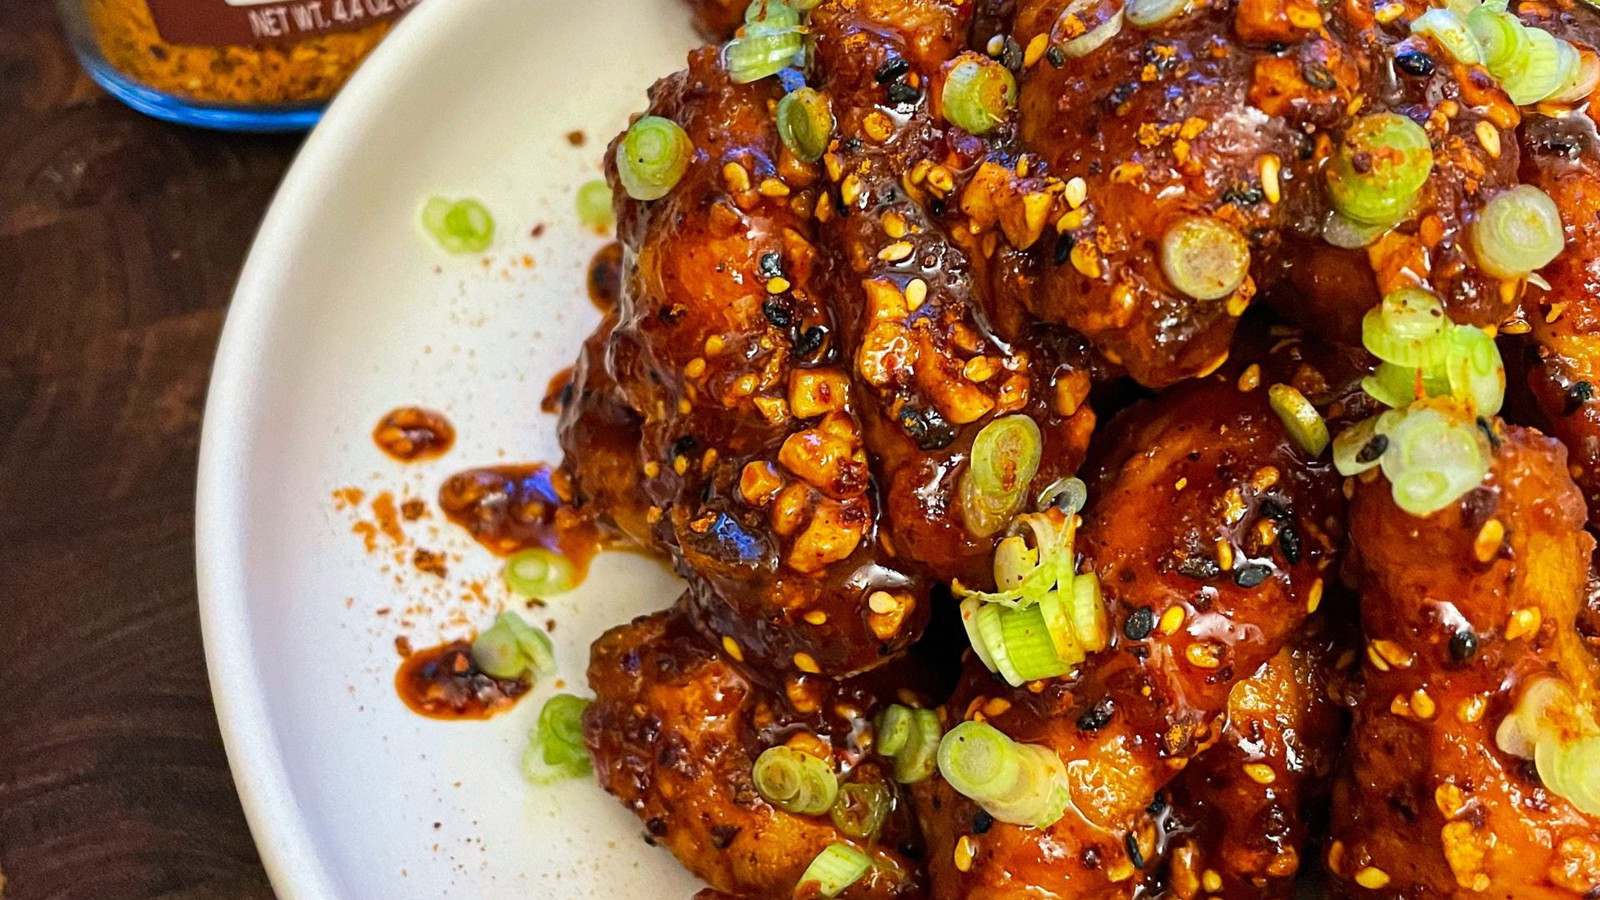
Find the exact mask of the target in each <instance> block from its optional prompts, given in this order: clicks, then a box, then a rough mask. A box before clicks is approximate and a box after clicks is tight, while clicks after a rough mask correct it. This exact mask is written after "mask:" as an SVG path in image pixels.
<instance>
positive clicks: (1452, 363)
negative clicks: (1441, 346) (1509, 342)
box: [1444, 325, 1506, 416]
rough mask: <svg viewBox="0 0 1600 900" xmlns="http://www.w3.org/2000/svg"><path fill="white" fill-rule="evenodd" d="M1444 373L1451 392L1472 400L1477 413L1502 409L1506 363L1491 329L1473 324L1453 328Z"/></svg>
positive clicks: (1469, 400) (1490, 413)
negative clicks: (1502, 358)
mask: <svg viewBox="0 0 1600 900" xmlns="http://www.w3.org/2000/svg"><path fill="white" fill-rule="evenodd" d="M1444 374H1445V380H1446V381H1447V383H1448V384H1449V393H1450V394H1451V395H1452V396H1454V397H1455V398H1456V399H1457V400H1462V401H1464V402H1466V403H1467V404H1469V406H1468V409H1469V410H1471V412H1472V413H1473V414H1474V415H1479V416H1492V415H1494V414H1495V413H1497V412H1499V411H1500V406H1501V404H1502V403H1504V402H1505V398H1506V367H1505V363H1504V362H1503V361H1502V360H1501V358H1500V348H1499V347H1498V346H1496V345H1495V342H1494V338H1492V337H1490V336H1489V333H1488V332H1486V331H1484V330H1483V329H1481V328H1474V327H1473V326H1471V325H1457V326H1456V327H1455V328H1453V329H1451V331H1450V340H1449V344H1448V352H1447V355H1446V358H1445V363H1444Z"/></svg>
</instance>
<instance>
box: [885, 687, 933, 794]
mask: <svg viewBox="0 0 1600 900" xmlns="http://www.w3.org/2000/svg"><path fill="white" fill-rule="evenodd" d="M874 729H875V732H874V740H873V749H874V750H876V751H877V752H878V755H879V756H882V757H885V758H887V759H892V760H894V780H895V781H898V782H900V783H902V784H916V783H917V782H919V781H926V780H927V779H928V778H929V777H930V776H932V775H933V765H934V760H933V756H934V753H935V752H937V751H938V749H939V736H940V735H941V734H943V733H944V729H943V728H941V727H940V726H939V714H938V713H936V712H934V711H933V710H931V709H912V708H911V707H909V706H901V705H900V704H898V703H891V704H889V705H888V706H886V707H884V710H883V712H881V713H879V714H878V721H877V722H876V724H875V725H874Z"/></svg>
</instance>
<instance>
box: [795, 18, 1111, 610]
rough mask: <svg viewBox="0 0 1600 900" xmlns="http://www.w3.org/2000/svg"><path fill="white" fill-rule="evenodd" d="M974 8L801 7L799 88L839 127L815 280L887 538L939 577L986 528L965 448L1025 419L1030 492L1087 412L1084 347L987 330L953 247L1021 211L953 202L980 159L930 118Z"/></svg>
mask: <svg viewBox="0 0 1600 900" xmlns="http://www.w3.org/2000/svg"><path fill="white" fill-rule="evenodd" d="M970 11H971V5H970V4H967V3H957V2H949V0H832V2H828V3H824V4H822V5H821V6H819V7H817V8H816V10H815V11H814V12H813V15H812V19H811V23H810V33H811V35H812V36H813V37H814V38H815V42H816V43H815V46H816V50H815V54H814V62H813V70H812V71H813V77H812V81H813V83H814V84H815V85H816V87H817V88H818V89H819V90H821V91H823V92H824V93H825V94H826V95H827V96H828V97H829V99H830V101H831V103H832V108H833V113H834V116H835V118H836V119H837V122H838V125H837V140H836V141H835V143H834V148H833V150H832V151H830V152H829V153H828V154H827V156H826V157H825V159H824V169H825V171H826V173H827V175H828V178H829V180H830V182H832V184H833V190H831V191H830V192H829V193H828V194H826V195H824V196H823V197H821V198H819V200H818V204H817V219H818V220H819V224H818V228H817V234H818V239H819V243H820V247H821V249H822V252H823V254H824V255H825V257H826V258H827V260H828V265H827V266H826V268H825V269H824V270H823V274H822V283H823V284H824V286H825V293H826V295H827V296H828V297H829V298H830V300H831V301H832V303H833V309H834V311H835V317H836V321H837V324H838V327H839V334H838V340H839V342H840V346H841V348H842V352H843V353H844V354H845V364H846V365H848V366H851V367H852V373H851V374H852V375H853V377H854V379H855V386H856V389H857V394H856V396H857V398H858V399H859V401H860V403H861V410H862V412H861V415H862V420H863V426H864V428H865V430H866V445H867V447H868V450H869V451H870V454H871V456H872V459H873V463H874V467H875V470H876V474H877V475H878V482H879V483H880V484H881V485H882V486H883V503H884V506H885V511H886V529H887V531H888V534H889V536H890V537H891V539H892V544H893V546H894V547H895V548H897V549H898V550H899V551H900V552H902V553H905V554H908V555H914V556H915V557H916V558H917V559H918V560H919V561H921V562H922V563H923V565H925V566H927V567H928V568H929V569H930V570H931V571H932V573H933V574H934V575H935V576H936V577H938V578H941V579H950V578H954V577H961V578H964V579H967V580H972V579H974V578H976V579H978V580H983V579H984V578H985V577H986V570H987V568H988V557H989V554H990V552H991V551H992V549H993V540H992V536H991V535H992V531H993V529H992V528H984V527H978V528H976V529H975V528H974V527H973V525H974V523H973V521H971V520H970V519H969V517H968V516H966V515H965V513H964V510H963V509H962V507H961V503H960V488H959V484H960V480H961V478H962V475H963V473H964V472H965V470H966V466H965V465H964V463H965V462H966V457H967V454H968V451H969V450H970V448H971V446H972V441H973V439H974V437H975V436H976V435H977V434H978V432H979V431H980V430H981V429H982V428H983V427H984V426H985V425H987V424H989V423H990V422H992V421H994V420H996V419H998V418H1001V417H1004V416H1008V415H1014V414H1024V415H1027V416H1029V417H1030V418H1032V419H1033V420H1034V421H1035V422H1036V423H1037V424H1038V425H1039V427H1040V430H1041V433H1042V437H1043V441H1044V444H1043V454H1042V464H1041V465H1040V467H1039V471H1038V474H1037V475H1036V476H1035V477H1034V480H1033V485H1032V487H1031V488H1030V490H1029V491H1028V492H1027V495H1028V497H1030V498H1032V497H1033V496H1035V495H1036V494H1037V493H1038V490H1039V489H1041V488H1043V487H1044V486H1045V485H1048V484H1049V483H1051V482H1052V481H1054V480H1056V479H1058V478H1061V477H1063V476H1066V475H1070V474H1072V473H1073V472H1074V471H1076V469H1077V466H1078V464H1079V462H1080V461H1081V459H1082V458H1083V454H1084V451H1085V447H1086V445H1087V443H1088V437H1089V433H1090V431H1091V430H1092V429H1093V427H1094V421H1095V419H1094V415H1093V413H1092V412H1091V411H1090V409H1089V407H1088V405H1087V403H1086V402H1085V401H1086V399H1087V395H1088V390H1089V372H1088V367H1089V363H1088V355H1087V348H1086V346H1085V345H1084V343H1083V342H1082V340H1081V339H1080V338H1078V337H1077V336H1076V335H1073V334H1070V333H1065V332H1063V331H1062V330H1059V329H1054V330H1035V329H1029V328H1027V327H1026V325H1025V324H1024V323H1020V322H1016V321H1013V322H1010V323H1007V324H1008V325H1010V326H1011V327H1010V328H1009V329H1007V331H1008V332H1009V333H1007V334H1002V333H1000V330H999V329H998V328H997V327H996V326H997V323H995V322H992V321H991V320H990V319H989V317H988V315H987V313H988V311H989V304H988V303H987V300H986V292H985V284H984V279H983V277H982V274H981V273H980V272H979V271H977V270H976V266H977V265H978V264H979V260H978V259H977V258H976V254H975V253H974V252H973V248H972V247H970V246H963V244H962V243H961V239H967V238H970V237H971V236H972V235H973V234H974V232H975V231H978V230H982V229H983V228H988V229H989V233H990V239H991V247H992V245H993V241H994V236H995V233H996V232H998V230H999V229H1000V227H1001V226H1000V222H1001V220H1002V219H1004V220H1005V221H1007V222H1010V221H1011V220H1012V218H1013V217H1015V218H1016V219H1018V220H1020V219H1021V218H1022V209H1023V206H1024V201H1023V198H1022V197H1021V196H1020V195H1019V194H1016V193H1015V192H1009V193H1007V194H1006V196H1004V197H1002V198H999V199H996V198H993V197H991V196H989V195H988V194H984V201H985V202H984V203H983V205H982V207H981V208H979V207H978V206H974V205H968V204H967V203H966V201H965V200H964V199H963V200H961V201H959V202H958V197H963V196H965V193H964V191H963V188H962V187H961V185H960V184H958V181H957V180H958V178H959V179H961V181H962V182H963V183H964V182H965V180H966V177H967V176H966V175H964V174H962V175H958V173H965V172H968V171H970V170H972V169H973V167H974V166H976V165H978V164H979V162H980V161H981V160H983V158H984V154H985V153H986V150H987V148H986V146H985V145H984V144H982V143H980V142H978V141H976V140H975V139H973V138H971V137H970V136H967V135H964V134H963V133H961V132H958V131H956V130H954V129H951V128H949V127H948V126H946V125H945V124H944V123H943V122H942V120H940V119H938V118H937V117H936V116H934V115H933V113H932V109H931V106H932V103H933V99H932V97H931V92H932V91H933V85H934V84H935V83H936V81H937V78H938V77H939V74H940V72H941V69H942V67H944V66H945V65H946V64H947V63H948V62H949V61H950V59H951V58H952V57H953V56H955V54H956V53H957V52H958V51H960V49H961V39H962V36H963V35H964V34H965V30H966V22H967V18H968V16H969V15H970ZM962 138H965V141H964V142H963V141H962V140H961V139H962ZM985 165H987V164H985ZM982 172H983V168H982V167H980V169H979V175H976V176H974V177H981V175H982ZM996 189H999V186H996ZM979 193H982V192H981V191H980V192H979ZM972 196H973V198H974V202H976V200H977V196H978V195H977V194H973V195H972ZM1019 227H1022V228H1024V229H1025V228H1026V226H1025V225H1021V226H1019Z"/></svg>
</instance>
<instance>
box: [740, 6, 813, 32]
mask: <svg viewBox="0 0 1600 900" xmlns="http://www.w3.org/2000/svg"><path fill="white" fill-rule="evenodd" d="M812 5H815V4H812ZM744 21H745V24H747V25H754V24H757V23H762V22H764V23H766V24H768V25H783V26H787V27H790V28H793V27H795V26H797V25H799V24H800V9H799V8H798V7H797V6H795V5H793V4H790V3H787V2H785V0H753V2H752V3H751V4H750V5H749V6H746V7H745V8H744Z"/></svg>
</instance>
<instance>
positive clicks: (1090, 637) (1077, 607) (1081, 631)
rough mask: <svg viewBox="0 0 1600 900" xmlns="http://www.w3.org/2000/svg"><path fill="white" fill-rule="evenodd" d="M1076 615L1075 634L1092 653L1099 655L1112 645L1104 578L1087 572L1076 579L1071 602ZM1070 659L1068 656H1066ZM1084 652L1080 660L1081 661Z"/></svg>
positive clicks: (1079, 642)
mask: <svg viewBox="0 0 1600 900" xmlns="http://www.w3.org/2000/svg"><path fill="white" fill-rule="evenodd" d="M1068 605H1069V606H1070V607H1071V614H1072V633H1073V636H1074V637H1075V638H1076V639H1077V641H1078V644H1079V645H1080V646H1081V647H1082V648H1083V649H1084V650H1087V651H1089V652H1091V653H1097V652H1099V651H1101V650H1104V649H1105V648H1106V645H1107V644H1109V643H1110V642H1111V624H1110V621H1109V617H1108V616H1107V615H1106V601H1105V597H1104V595H1103V594H1102V593H1101V591H1100V579H1099V577H1098V576H1096V575H1095V574H1094V573H1093V572H1083V573H1082V574H1080V575H1078V576H1077V577H1076V578H1073V579H1072V599H1071V600H1070V601H1068ZM1063 656H1066V654H1063ZM1082 656H1083V654H1082V652H1079V654H1078V657H1079V658H1080V659H1081V658H1082Z"/></svg>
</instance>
